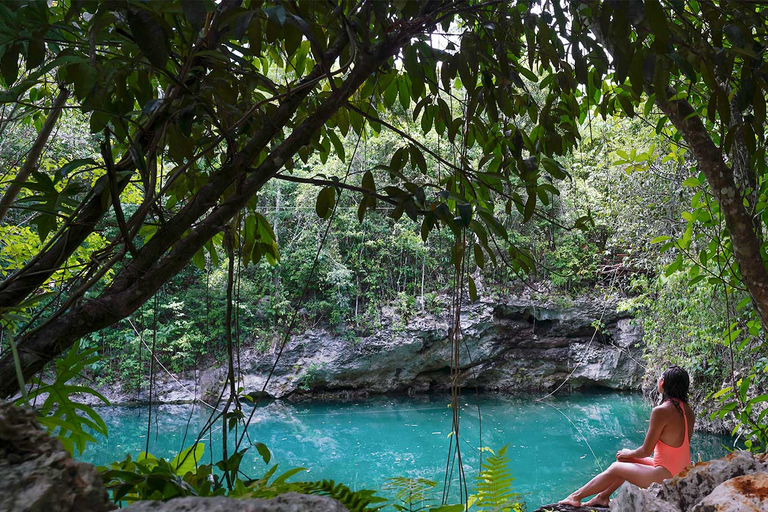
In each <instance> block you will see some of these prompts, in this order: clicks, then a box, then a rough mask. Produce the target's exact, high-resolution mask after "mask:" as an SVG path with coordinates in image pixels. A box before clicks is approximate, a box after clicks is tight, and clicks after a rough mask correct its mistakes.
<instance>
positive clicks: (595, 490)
mask: <svg viewBox="0 0 768 512" xmlns="http://www.w3.org/2000/svg"><path fill="white" fill-rule="evenodd" d="M671 477H672V475H671V474H670V472H669V471H667V470H666V469H664V468H663V467H653V466H649V465H647V464H641V463H635V462H614V463H613V464H611V467H609V468H608V469H606V470H605V471H603V472H602V473H600V474H599V475H597V476H596V477H594V478H593V479H592V480H590V481H589V482H587V484H586V485H585V486H584V487H582V488H581V489H579V490H578V491H576V492H574V493H573V494H571V495H570V496H568V498H567V499H565V500H563V501H561V502H560V503H563V504H566V505H572V506H574V507H578V506H580V505H581V500H582V499H583V498H586V497H587V496H592V495H593V494H597V495H599V499H600V501H601V502H602V501H603V500H605V501H607V499H608V497H610V495H611V494H612V493H613V492H614V491H615V490H616V489H618V488H619V486H621V484H623V483H624V482H629V483H632V484H635V485H637V486H639V487H648V486H649V485H651V484H652V483H653V482H661V481H662V480H664V479H665V478H671ZM609 491H610V492H609ZM592 505H595V503H592Z"/></svg>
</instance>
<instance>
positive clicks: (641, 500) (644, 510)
mask: <svg viewBox="0 0 768 512" xmlns="http://www.w3.org/2000/svg"><path fill="white" fill-rule="evenodd" d="M611 511H612V512H681V509H680V508H678V507H677V506H675V505H673V504H672V503H670V502H668V501H664V500H663V499H661V498H659V497H658V496H656V495H655V494H654V493H653V492H649V491H648V490H647V489H641V488H639V487H638V486H636V485H632V484H630V483H629V482H624V484H623V485H622V486H621V487H620V488H619V494H618V496H616V497H615V498H614V499H612V500H611Z"/></svg>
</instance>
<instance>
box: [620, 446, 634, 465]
mask: <svg viewBox="0 0 768 512" xmlns="http://www.w3.org/2000/svg"><path fill="white" fill-rule="evenodd" d="M632 458H633V457H632V450H627V449H626V448H625V449H623V450H619V451H618V452H616V460H617V461H619V462H622V461H626V460H629V459H632Z"/></svg>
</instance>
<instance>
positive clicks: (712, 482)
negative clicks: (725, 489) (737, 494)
mask: <svg viewBox="0 0 768 512" xmlns="http://www.w3.org/2000/svg"><path fill="white" fill-rule="evenodd" d="M763 471H768V457H766V454H763V455H755V454H752V453H750V452H746V451H737V452H733V453H730V454H728V455H726V456H725V457H722V458H720V459H714V460H710V461H708V462H699V463H697V464H695V465H693V466H691V467H689V468H688V469H685V470H683V471H682V472H681V473H680V474H679V475H677V476H675V477H673V478H670V479H669V480H664V482H663V483H662V484H661V485H658V484H654V485H652V486H651V487H650V488H649V490H650V491H651V492H653V493H654V494H656V495H657V496H659V497H660V498H663V499H664V500H666V501H668V502H670V503H674V504H675V505H676V506H677V507H678V508H680V509H682V510H688V509H690V508H691V507H692V506H694V505H695V504H696V503H698V502H699V501H701V500H702V498H704V497H705V496H708V495H709V494H711V493H712V492H713V491H714V490H715V488H716V487H717V486H719V485H720V484H722V483H723V482H725V481H727V480H730V479H732V478H735V477H737V476H742V475H748V474H752V473H757V472H763Z"/></svg>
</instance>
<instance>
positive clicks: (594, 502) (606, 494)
mask: <svg viewBox="0 0 768 512" xmlns="http://www.w3.org/2000/svg"><path fill="white" fill-rule="evenodd" d="M623 462H631V463H633V464H642V465H645V466H651V467H653V458H651V457H646V458H644V459H627V460H624V461H623ZM623 483H624V480H623V479H622V478H621V477H616V479H615V480H614V482H613V483H611V485H609V486H608V487H607V488H606V489H605V490H603V491H602V492H600V493H598V494H596V495H595V497H594V498H592V499H591V500H589V501H588V502H586V503H585V504H584V506H586V507H607V506H608V504H609V502H610V501H611V494H613V493H614V492H616V489H618V488H619V487H621V484H623Z"/></svg>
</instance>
